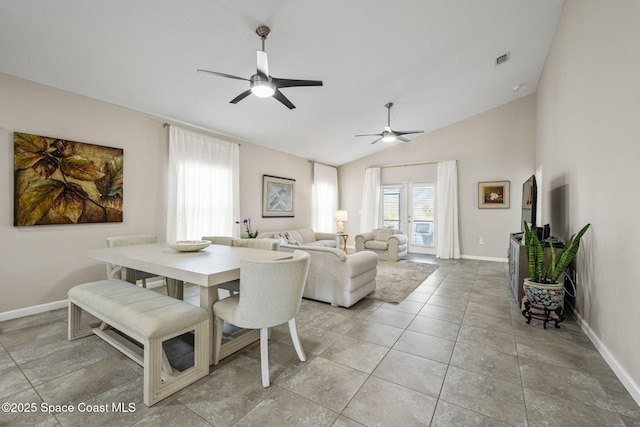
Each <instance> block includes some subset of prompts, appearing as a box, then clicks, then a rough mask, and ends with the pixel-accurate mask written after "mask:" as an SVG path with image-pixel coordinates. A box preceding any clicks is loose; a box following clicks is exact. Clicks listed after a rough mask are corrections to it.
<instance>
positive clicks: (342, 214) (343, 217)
mask: <svg viewBox="0 0 640 427" xmlns="http://www.w3.org/2000/svg"><path fill="white" fill-rule="evenodd" d="M333 219H334V220H335V221H336V222H337V223H338V227H337V230H338V233H344V222H345V221H349V216H348V215H347V211H342V210H338V211H335V212H333Z"/></svg>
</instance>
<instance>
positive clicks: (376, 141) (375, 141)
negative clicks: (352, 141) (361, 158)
mask: <svg viewBox="0 0 640 427" xmlns="http://www.w3.org/2000/svg"><path fill="white" fill-rule="evenodd" d="M381 139H382V138H378V139H376V140H375V141H373V142H372V143H371V144H375V143H376V142H378V141H380V140H381Z"/></svg>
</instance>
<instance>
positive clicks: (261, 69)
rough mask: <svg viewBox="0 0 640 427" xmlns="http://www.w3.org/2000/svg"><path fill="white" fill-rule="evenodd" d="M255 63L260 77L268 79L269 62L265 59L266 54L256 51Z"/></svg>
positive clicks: (262, 51)
mask: <svg viewBox="0 0 640 427" xmlns="http://www.w3.org/2000/svg"><path fill="white" fill-rule="evenodd" d="M256 57H257V60H256V63H257V64H258V65H257V69H258V74H260V75H261V76H262V77H264V78H265V79H268V78H269V60H268V59H267V52H265V51H264V50H258V51H256Z"/></svg>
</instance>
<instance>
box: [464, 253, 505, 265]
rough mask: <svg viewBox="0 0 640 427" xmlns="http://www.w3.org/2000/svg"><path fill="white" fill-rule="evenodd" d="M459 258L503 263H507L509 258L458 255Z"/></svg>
mask: <svg viewBox="0 0 640 427" xmlns="http://www.w3.org/2000/svg"><path fill="white" fill-rule="evenodd" d="M460 258H462V259H474V260H477V261H493V262H504V263H507V262H509V258H497V257H490V256H476V255H460Z"/></svg>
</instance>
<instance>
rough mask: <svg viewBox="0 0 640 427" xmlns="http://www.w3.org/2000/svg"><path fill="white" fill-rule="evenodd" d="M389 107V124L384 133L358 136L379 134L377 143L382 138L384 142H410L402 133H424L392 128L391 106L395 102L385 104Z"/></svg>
mask: <svg viewBox="0 0 640 427" xmlns="http://www.w3.org/2000/svg"><path fill="white" fill-rule="evenodd" d="M384 106H385V107H386V108H387V125H386V126H385V127H384V130H383V131H382V133H367V134H363V135H356V136H379V137H380V138H378V139H376V140H375V141H373V142H372V144H375V143H376V142H378V141H380V140H382V141H384V142H394V141H396V140H399V141H403V142H409V140H408V139H407V138H405V137H403V136H402V135H409V134H412V133H424V131H423V130H393V129H391V107H393V102H388V103H386V104H384Z"/></svg>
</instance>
